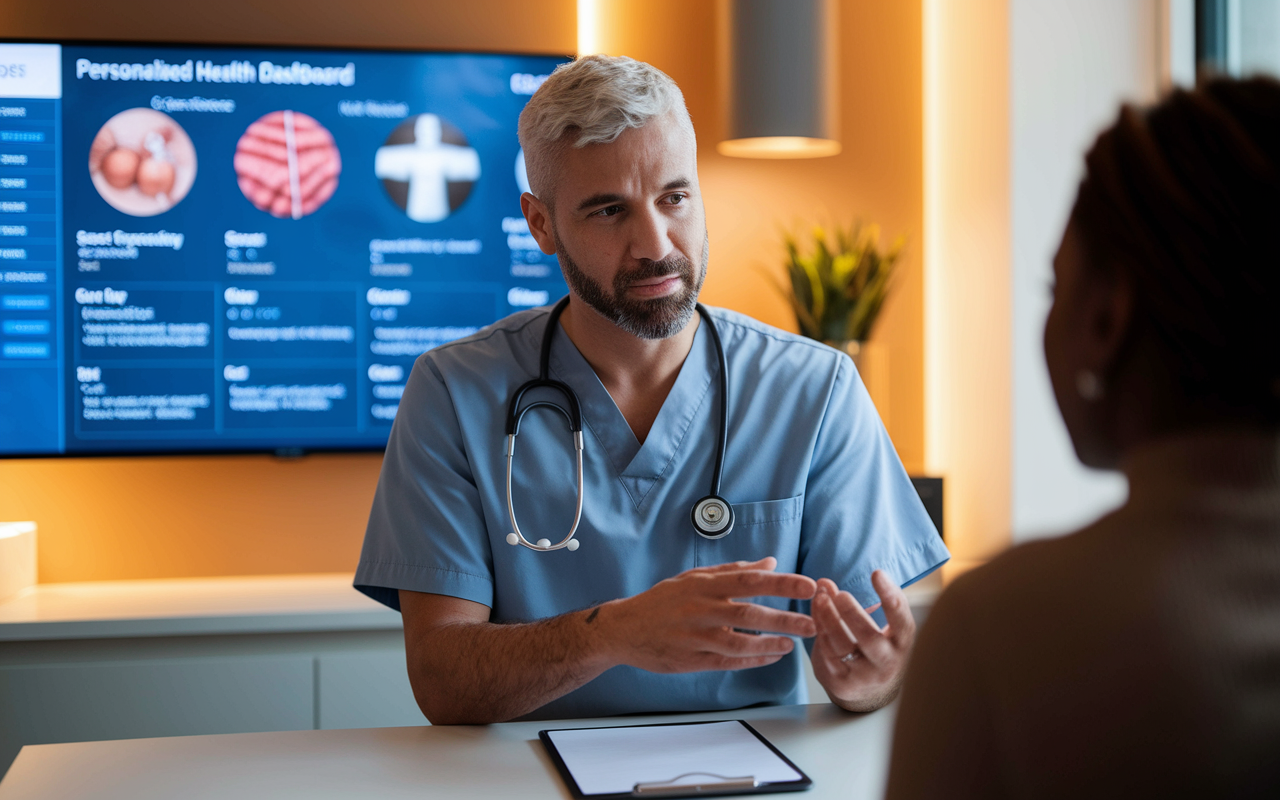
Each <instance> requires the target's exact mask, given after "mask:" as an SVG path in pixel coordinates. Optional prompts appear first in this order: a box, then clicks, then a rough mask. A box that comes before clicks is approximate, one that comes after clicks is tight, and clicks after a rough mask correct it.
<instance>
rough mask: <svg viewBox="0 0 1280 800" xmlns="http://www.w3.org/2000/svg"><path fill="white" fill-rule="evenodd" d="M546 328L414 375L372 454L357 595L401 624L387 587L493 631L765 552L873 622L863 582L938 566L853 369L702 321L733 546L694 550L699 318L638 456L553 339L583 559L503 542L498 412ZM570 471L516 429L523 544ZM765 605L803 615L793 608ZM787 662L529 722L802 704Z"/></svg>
mask: <svg viewBox="0 0 1280 800" xmlns="http://www.w3.org/2000/svg"><path fill="white" fill-rule="evenodd" d="M549 311H550V308H549V307H547V308H539V309H531V310H528V311H521V312H519V313H516V314H513V315H511V316H509V317H507V318H506V319H503V320H500V321H498V322H497V323H495V324H494V325H492V326H490V327H488V328H485V329H484V330H482V331H480V332H478V333H476V334H475V335H473V336H470V337H468V338H466V339H461V340H458V341H456V342H451V343H449V344H446V345H443V346H441V347H437V348H436V349H434V350H432V351H430V352H428V353H425V354H423V355H422V356H421V357H420V358H419V359H418V361H417V363H416V364H415V365H414V368H413V372H412V374H411V375H410V376H409V380H408V383H407V385H406V387H405V391H404V396H403V398H402V399H401V401H400V408H399V411H398V413H397V415H396V419H395V424H394V426H393V427H392V430H391V438H390V441H389V442H388V444H387V452H386V457H385V459H384V461H383V465H382V475H381V477H380V479H379V481H378V490H377V494H376V496H375V497H374V501H373V509H372V512H371V514H370V518H369V528H368V531H367V533H366V534H365V540H364V548H363V551H362V552H361V555H360V564H359V567H358V569H357V570H356V577H355V585H356V588H357V589H359V590H360V591H362V592H364V593H365V594H367V595H369V596H370V597H372V598H374V599H375V600H378V601H380V602H382V603H385V604H386V605H388V606H390V607H392V608H395V609H399V605H400V604H399V598H398V595H397V590H399V589H409V590H412V591H417V592H430V593H433V594H442V595H450V596H453V597H461V598H465V599H467V600H472V601H475V602H477V603H482V604H484V605H486V606H489V607H490V608H491V609H492V613H491V617H490V618H491V620H492V621H494V622H522V621H531V620H537V619H543V618H546V617H551V616H555V615H558V614H564V613H566V612H570V611H574V610H577V609H583V608H587V607H589V606H592V605H594V604H597V603H601V602H604V601H607V600H613V599H616V598H620V597H629V596H632V595H635V594H638V593H640V592H643V591H645V590H646V589H648V588H650V587H651V586H653V585H654V584H655V583H657V582H659V581H661V580H663V579H665V578H669V577H671V576H673V575H676V574H678V573H680V572H683V571H684V570H687V569H691V568H693V567H698V566H707V565H711V564H721V563H724V562H727V561H738V560H744V561H754V560H756V559H760V558H764V557H765V556H774V557H776V558H777V559H778V570H779V571H787V572H799V573H801V574H804V575H808V576H810V577H812V578H815V579H816V578H822V577H826V578H831V579H832V580H834V581H835V582H836V584H838V585H839V586H840V587H841V588H843V589H846V590H848V591H850V592H852V593H853V595H854V596H855V597H856V598H858V600H859V601H860V602H862V604H863V605H870V604H871V603H874V602H877V596H876V594H875V591H874V589H872V587H871V583H870V579H871V573H872V571H873V570H876V569H883V570H885V571H886V572H887V573H888V574H889V575H890V576H892V577H893V578H894V579H895V580H897V581H898V583H899V584H901V585H906V584H909V583H911V582H913V581H915V580H918V579H919V578H921V577H923V576H924V575H927V574H928V573H929V572H931V571H933V570H934V569H936V568H937V567H939V566H940V565H941V564H942V563H943V562H945V561H946V560H947V558H948V557H949V555H948V553H947V550H946V548H945V547H944V546H943V544H942V541H941V539H940V538H939V536H938V534H937V531H936V530H935V529H934V527H933V524H932V523H931V522H930V520H929V518H928V516H927V515H926V514H925V510H924V507H923V506H922V505H921V502H920V499H919V497H918V495H917V494H916V492H915V490H914V488H913V487H912V485H911V482H910V480H909V479H908V477H907V474H906V472H905V471H904V470H903V468H902V464H901V462H899V460H898V457H897V454H896V453H895V452H894V449H893V444H892V443H891V442H890V441H889V437H888V435H887V434H886V433H885V430H884V426H883V425H882V424H881V422H880V417H879V415H878V414H877V413H876V410H875V407H874V406H873V405H872V403H871V399H870V397H869V396H868V395H867V392H866V389H865V387H864V386H863V384H862V381H861V380H860V379H859V377H858V373H857V371H856V370H855V368H854V366H853V362H852V361H851V360H850V359H849V357H848V356H846V355H845V354H843V353H840V352H838V351H836V350H834V349H832V348H829V347H826V346H824V345H821V344H819V343H817V342H814V341H812V340H810V339H806V338H803V337H800V336H796V335H794V334H790V333H786V332H784V331H780V330H777V329H775V328H771V327H769V326H767V325H764V324H762V323H760V322H757V321H755V320H753V319H750V318H749V317H745V316H743V315H741V314H736V313H734V312H731V311H726V310H723V309H715V308H713V309H710V311H711V315H712V316H713V318H714V319H715V322H716V327H717V330H718V331H719V333H720V337H721V339H722V340H723V343H724V349H725V355H726V358H727V360H728V367H729V438H728V446H727V450H726V453H725V463H724V475H723V477H722V479H721V495H722V496H723V497H724V498H725V499H727V500H728V501H729V502H730V503H732V504H733V510H734V515H735V518H736V521H735V524H734V528H733V532H732V533H730V534H729V535H728V536H726V537H724V538H723V539H718V540H714V541H712V540H708V539H704V538H702V537H701V536H699V535H698V534H697V533H696V532H695V531H694V529H693V525H692V522H691V521H690V511H691V509H692V508H693V505H694V503H695V502H696V501H697V500H698V499H700V498H702V497H703V496H705V495H707V494H708V493H709V489H710V485H711V472H712V467H713V461H714V459H715V450H716V440H717V425H718V420H719V416H718V415H719V403H720V402H721V398H720V397H719V396H718V395H719V391H718V390H719V378H718V373H719V369H720V367H719V363H718V361H717V358H716V353H715V346H714V344H713V343H712V341H711V337H710V336H709V335H708V332H707V326H706V324H705V321H704V322H703V323H702V324H700V325H699V327H698V330H697V334H696V336H695V337H694V342H693V347H692V349H691V350H690V352H689V355H688V357H687V358H686V359H685V362H684V365H683V366H682V368H681V370H680V374H679V376H678V378H677V379H676V382H675V385H674V386H673V387H672V389H671V393H670V394H669V395H668V396H667V399H666V401H665V402H664V403H663V406H662V410H661V412H660V413H659V414H658V417H657V420H656V421H655V422H654V424H653V427H652V429H651V430H650V431H649V435H648V437H647V438H646V439H645V442H644V444H643V445H642V444H640V442H639V441H638V440H637V439H636V437H635V435H634V434H633V433H632V431H631V428H630V426H629V425H628V424H627V422H626V420H625V419H624V418H623V416H622V413H621V412H620V411H619V410H618V407H617V406H616V405H615V404H614V402H613V399H612V398H611V397H610V396H609V393H608V391H607V390H606V389H605V388H604V385H603V384H602V383H601V382H600V379H599V378H598V377H596V374H595V372H594V371H593V370H592V369H591V366H590V365H589V364H588V363H587V361H586V360H585V359H584V358H583V357H582V354H581V353H579V352H578V349H577V348H576V347H575V346H574V344H573V343H572V342H571V341H570V340H569V337H568V336H567V335H565V333H564V331H563V329H560V330H558V331H557V332H556V336H555V339H554V342H553V345H552V348H551V362H550V366H551V377H553V378H555V379H557V380H560V381H563V382H565V383H567V384H568V385H569V386H570V387H572V388H573V390H574V391H575V392H577V394H578V397H579V398H580V402H581V404H582V427H583V437H584V441H585V454H584V461H585V463H584V482H585V500H584V505H583V510H582V522H581V525H580V527H579V528H578V532H577V538H578V540H579V541H580V542H581V547H580V548H579V549H578V550H577V551H576V552H569V551H568V550H558V551H555V552H551V553H539V552H535V551H533V550H529V549H528V548H525V547H513V546H511V545H508V544H507V543H506V536H507V534H508V533H509V532H510V530H511V526H510V523H509V522H508V518H507V507H506V497H505V487H506V459H505V452H506V451H505V447H506V413H507V405H508V401H509V400H510V398H511V395H512V393H514V392H515V390H516V389H517V388H518V387H519V386H520V385H521V384H523V383H524V382H525V381H528V380H530V379H531V378H534V377H536V374H537V370H538V357H539V351H540V347H541V342H542V335H543V331H544V329H545V327H546V321H547V315H548V313H549ZM547 396H548V397H551V398H553V399H557V400H559V398H558V397H555V396H554V395H547ZM575 463H576V462H575V458H574V450H573V439H572V437H571V435H570V434H569V432H568V426H567V424H566V423H565V419H564V417H563V416H562V415H560V414H558V413H556V412H555V411H552V410H548V409H537V410H534V411H531V412H529V414H527V415H526V416H525V419H524V422H523V424H522V426H521V428H520V435H519V437H518V439H517V442H516V456H515V477H514V481H513V490H512V491H513V497H514V501H515V508H516V519H517V521H518V522H519V523H520V529H521V531H523V532H524V535H525V537H526V538H528V539H529V540H530V541H537V540H538V539H540V538H546V539H550V540H551V541H552V542H559V541H560V540H561V539H562V538H564V535H565V534H566V533H567V532H568V530H569V527H570V525H571V524H572V522H573V513H574V508H575V503H576V497H577V486H576V480H575ZM760 602H765V603H767V604H769V605H772V606H774V607H776V608H792V609H793V610H797V611H801V612H804V613H808V601H790V600H784V599H780V598H768V599H763V600H760ZM800 658H801V657H800V653H799V651H798V650H796V651H793V652H792V653H791V654H789V655H788V656H786V657H785V658H783V659H782V660H781V661H779V662H777V663H775V664H772V665H770V666H767V667H760V668H757V669H748V670H739V671H728V672H696V673H687V674H678V675H659V674H654V673H650V672H646V671H644V670H640V669H636V668H634V667H626V666H619V667H614V668H612V669H610V670H608V671H606V672H605V673H603V674H602V675H600V676H599V677H597V678H596V679H595V680H593V681H591V682H590V683H587V684H586V685H584V686H582V687H580V688H578V689H576V690H575V691H573V692H570V693H569V694H567V695H565V696H564V697H561V698H559V699H558V700H554V701H552V702H551V703H549V704H547V705H546V706H543V707H542V708H541V709H539V710H538V711H537V712H535V714H533V715H531V717H533V718H543V719H551V718H569V717H596V716H608V715H614V714H628V713H640V712H646V713H652V712H664V711H695V710H712V709H716V710H719V709H729V708H741V707H744V706H749V705H755V704H773V703H782V704H786V703H804V702H807V693H806V691H805V686H804V681H803V679H802V668H801V660H800ZM511 668H512V669H515V670H518V669H520V665H518V664H512V665H511Z"/></svg>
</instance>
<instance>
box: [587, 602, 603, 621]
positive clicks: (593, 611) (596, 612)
mask: <svg viewBox="0 0 1280 800" xmlns="http://www.w3.org/2000/svg"><path fill="white" fill-rule="evenodd" d="M599 614H600V606H596V607H595V608H593V609H591V613H590V614H588V615H587V624H588V625H590V624H591V623H593V622H595V621H596V617H597V616H599Z"/></svg>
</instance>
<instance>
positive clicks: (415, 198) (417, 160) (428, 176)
mask: <svg viewBox="0 0 1280 800" xmlns="http://www.w3.org/2000/svg"><path fill="white" fill-rule="evenodd" d="M441 133H442V126H441V124H440V118H439V117H437V116H436V115H435V114H419V115H418V118H417V119H416V120H415V121H414V123H413V136H414V141H413V142H411V143H409V144H393V145H384V146H383V147H379V148H378V152H377V154H376V155H375V156H374V159H373V172H374V174H375V175H377V176H378V177H379V178H381V179H382V180H390V181H407V182H408V184H409V200H408V202H407V203H406V204H405V209H404V213H405V214H407V215H408V217H409V219H411V220H414V221H415V222H439V221H440V220H442V219H444V218H445V217H447V216H449V211H450V209H449V186H448V182H449V181H474V180H478V179H479V178H480V154H479V153H477V152H476V151H475V148H472V147H464V146H461V145H456V144H445V143H444V142H443V141H441Z"/></svg>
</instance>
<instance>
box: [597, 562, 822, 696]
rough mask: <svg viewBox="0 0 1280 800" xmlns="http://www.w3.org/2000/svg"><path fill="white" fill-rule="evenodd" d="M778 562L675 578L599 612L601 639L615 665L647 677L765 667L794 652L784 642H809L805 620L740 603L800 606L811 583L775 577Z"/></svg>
mask: <svg viewBox="0 0 1280 800" xmlns="http://www.w3.org/2000/svg"><path fill="white" fill-rule="evenodd" d="M777 563H778V562H777V560H776V559H774V558H772V557H770V558H765V559H762V560H760V561H755V562H745V561H738V562H734V563H730V564H720V565H718V566H714V567H699V568H697V569H691V570H688V571H686V572H682V573H680V574H679V575H676V576H675V577H673V578H668V579H667V580H664V581H662V582H661V583H658V584H657V585H655V586H654V587H653V588H652V589H650V590H648V591H647V592H642V593H640V594H638V595H635V596H634V597H629V598H626V599H624V600H615V601H613V602H610V603H606V604H605V605H603V606H601V607H600V612H601V613H600V615H599V619H597V620H595V622H594V624H595V625H598V626H600V628H599V630H600V632H601V636H602V637H603V638H604V639H605V641H607V642H608V645H607V646H608V649H609V650H610V651H611V656H612V659H613V660H614V661H616V663H621V664H628V665H630V666H633V667H639V668H640V669H644V670H648V671H650V672H697V671H701V670H723V669H746V668H748V667H762V666H765V665H766V664H772V663H773V662H775V661H777V660H778V659H780V658H782V657H783V656H785V655H786V654H787V653H790V652H791V651H792V649H793V648H794V647H795V645H794V644H793V643H792V641H791V639H788V638H787V636H770V635H763V634H762V635H756V634H750V633H741V632H739V631H735V630H734V629H735V628H738V629H741V630H752V631H767V632H770V633H780V634H786V635H790V636H802V637H808V636H813V635H814V632H815V626H814V622H813V619H812V618H811V617H808V616H805V615H804V614H797V613H795V612H792V611H780V610H778V609H774V608H769V607H767V606H762V605H758V604H756V603H740V602H734V601H735V600H737V599H740V598H746V597H764V596H769V597H786V598H792V599H798V600H807V599H809V598H811V597H813V593H814V590H815V588H816V584H815V583H814V581H813V580H812V579H811V578H807V577H805V576H803V575H794V574H787V573H777V572H774V571H773V569H774V568H775V567H776V566H777Z"/></svg>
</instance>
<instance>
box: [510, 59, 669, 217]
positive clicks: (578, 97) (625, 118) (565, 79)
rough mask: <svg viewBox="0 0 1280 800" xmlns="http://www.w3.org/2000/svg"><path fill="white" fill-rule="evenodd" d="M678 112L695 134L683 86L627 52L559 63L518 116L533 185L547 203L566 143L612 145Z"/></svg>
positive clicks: (577, 145)
mask: <svg viewBox="0 0 1280 800" xmlns="http://www.w3.org/2000/svg"><path fill="white" fill-rule="evenodd" d="M668 113H674V114H675V116H676V119H677V121H678V122H679V123H680V124H681V125H682V126H684V127H686V128H687V129H688V131H689V135H690V136H693V121H692V120H690V119H689V111H688V109H686V108H685V105H684V95H683V94H681V92H680V87H679V86H676V82H675V81H673V80H671V78H670V77H668V76H667V74H666V73H665V72H663V71H662V70H659V69H657V68H656V67H654V66H651V65H649V64H646V63H644V62H643V61H636V60H635V59H634V58H627V57H626V56H606V55H591V56H584V57H582V58H579V59H577V60H576V61H571V62H569V63H568V64H561V65H560V66H559V67H556V70H555V71H554V72H552V73H551V76H550V77H549V78H547V80H546V81H545V82H544V83H543V84H542V86H540V87H539V88H538V91H537V92H535V93H534V95H533V97H532V98H530V99H529V104H528V105H527V106H525V108H524V111H523V112H522V113H521V114H520V128H519V135H520V146H521V147H522V148H524V163H525V172H526V174H527V175H528V177H529V189H530V190H531V191H532V193H533V194H534V195H535V196H537V197H538V199H540V200H542V201H543V202H544V203H546V204H547V205H548V206H550V205H551V203H552V198H553V195H554V193H555V192H554V189H553V184H554V177H553V176H554V173H555V167H556V162H557V161H558V160H559V159H558V155H559V153H560V152H561V151H562V149H563V148H564V147H566V146H569V145H572V146H573V147H585V146H587V145H589V144H608V143H609V142H612V141H614V140H615V139H617V138H618V137H619V136H621V135H622V132H623V131H625V130H627V129H628V128H640V127H643V126H644V125H645V124H646V123H648V122H649V120H651V119H653V118H654V117H660V116H663V115H665V114H668Z"/></svg>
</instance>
